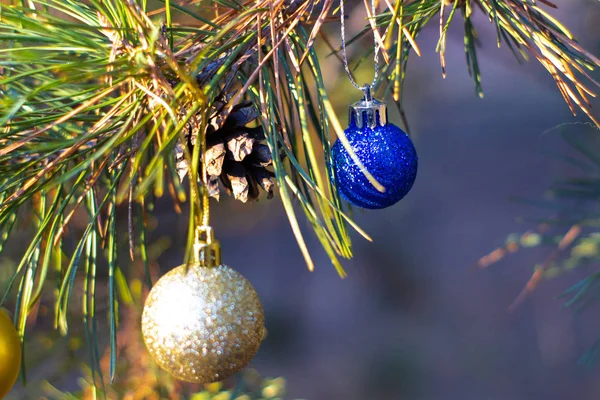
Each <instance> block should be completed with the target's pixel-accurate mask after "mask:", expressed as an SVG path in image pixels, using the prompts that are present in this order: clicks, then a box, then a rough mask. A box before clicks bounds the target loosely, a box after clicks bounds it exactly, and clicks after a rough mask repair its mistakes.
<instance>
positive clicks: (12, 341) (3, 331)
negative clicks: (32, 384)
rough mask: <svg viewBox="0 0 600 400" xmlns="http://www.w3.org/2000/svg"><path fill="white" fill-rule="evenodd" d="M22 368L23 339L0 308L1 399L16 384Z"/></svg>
mask: <svg viewBox="0 0 600 400" xmlns="http://www.w3.org/2000/svg"><path fill="white" fill-rule="evenodd" d="M19 368H21V340H20V339H19V335H18V334H17V330H16V329H15V326H14V325H13V323H12V321H11V320H10V318H8V316H7V315H6V314H5V313H4V311H2V310H0V399H2V398H3V397H4V396H6V394H7V393H8V392H10V389H11V388H12V387H13V385H14V384H15V381H16V380H17V376H19Z"/></svg>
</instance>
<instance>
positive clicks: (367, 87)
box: [340, 0, 379, 97]
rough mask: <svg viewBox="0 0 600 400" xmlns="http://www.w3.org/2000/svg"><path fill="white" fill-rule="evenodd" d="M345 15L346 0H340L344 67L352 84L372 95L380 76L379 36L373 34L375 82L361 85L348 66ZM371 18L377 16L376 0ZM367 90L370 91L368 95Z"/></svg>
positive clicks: (372, 7) (372, 6)
mask: <svg viewBox="0 0 600 400" xmlns="http://www.w3.org/2000/svg"><path fill="white" fill-rule="evenodd" d="M344 17H345V15H344V0H340V21H341V26H342V28H341V31H342V32H341V33H342V60H343V61H344V69H345V70H346V74H348V78H349V79H350V82H351V83H352V85H353V86H354V87H355V88H357V89H358V90H361V91H363V92H365V96H369V97H370V92H371V87H373V86H375V83H376V82H377V77H378V76H379V42H377V38H376V37H375V35H373V43H374V49H375V55H374V56H373V61H374V63H375V76H374V77H373V82H372V83H371V84H370V85H369V84H365V85H364V86H360V85H359V84H358V83H356V81H355V80H354V77H353V76H352V72H350V67H349V66H348V56H347V55H346V29H345V26H344ZM371 18H375V0H371ZM367 91H368V93H369V94H368V95H367Z"/></svg>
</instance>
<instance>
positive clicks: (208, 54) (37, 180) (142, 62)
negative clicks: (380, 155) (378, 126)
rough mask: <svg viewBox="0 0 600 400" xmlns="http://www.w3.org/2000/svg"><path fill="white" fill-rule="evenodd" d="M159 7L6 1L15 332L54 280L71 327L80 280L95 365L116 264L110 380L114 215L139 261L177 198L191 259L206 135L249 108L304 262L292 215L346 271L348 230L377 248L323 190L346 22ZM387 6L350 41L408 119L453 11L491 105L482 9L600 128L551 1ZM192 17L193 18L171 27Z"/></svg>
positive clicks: (313, 11)
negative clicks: (320, 47)
mask: <svg viewBox="0 0 600 400" xmlns="http://www.w3.org/2000/svg"><path fill="white" fill-rule="evenodd" d="M544 3H546V2H544ZM163 4H164V7H163V8H158V9H152V10H149V9H147V4H146V1H145V0H140V1H134V0H112V1H98V0H91V1H89V2H86V3H81V2H79V1H76V0H61V1H58V0H47V1H35V0H31V1H28V2H17V1H15V2H14V4H11V5H8V6H5V5H1V6H0V39H1V40H2V43H1V45H0V93H1V99H0V104H1V106H0V232H1V234H0V250H1V249H2V248H3V247H4V245H5V242H6V240H7V239H8V238H10V236H11V235H12V232H13V229H15V227H17V226H18V225H20V224H21V220H22V219H23V218H24V217H25V216H26V215H30V216H31V217H30V219H29V220H30V222H31V223H32V225H33V228H34V234H33V237H32V239H31V242H30V243H29V246H28V248H27V249H26V251H25V253H24V254H23V257H22V258H21V260H20V262H19V264H18V266H17V269H16V272H15V274H14V276H13V278H12V280H11V282H10V289H9V291H7V293H5V295H4V299H6V298H7V297H8V296H9V295H11V294H12V293H16V298H17V312H16V313H15V322H16V326H17V327H18V329H19V333H20V334H21V336H22V337H24V336H25V335H26V332H25V331H26V329H25V327H26V324H25V321H26V319H27V316H28V314H29V313H30V312H31V310H32V307H33V306H34V305H35V304H36V302H38V301H39V299H40V298H41V296H42V294H43V292H44V290H49V289H47V286H48V285H47V282H48V281H49V279H56V280H57V281H58V289H57V290H56V293H55V325H56V328H58V329H59V330H60V331H61V333H63V334H66V333H67V331H68V322H69V321H68V315H69V312H68V311H69V310H68V309H69V305H70V304H72V303H73V301H75V298H74V297H73V296H72V292H73V289H74V287H75V285H76V283H77V282H78V280H77V277H83V278H84V280H83V285H84V296H83V299H82V306H83V309H84V317H83V318H84V325H85V329H86V337H87V338H88V340H89V342H90V344H91V347H90V348H91V351H90V359H91V361H92V365H94V364H96V366H97V364H98V362H99V355H98V349H97V347H94V344H96V343H97V338H96V328H95V327H96V318H97V309H96V308H97V302H96V296H97V290H96V288H97V285H96V283H97V279H98V277H97V271H98V270H99V269H98V266H99V265H100V264H101V263H102V262H106V264H107V265H108V271H109V273H108V277H107V278H108V279H107V280H108V294H109V296H108V307H107V309H108V312H109V320H110V331H111V332H110V336H111V349H112V351H111V355H110V360H111V367H110V368H109V374H110V375H111V376H112V375H113V374H114V371H115V365H114V364H115V362H116V361H115V360H116V352H115V349H116V345H117V344H116V340H117V337H116V332H117V330H118V320H119V318H118V304H119V303H118V299H119V296H117V293H119V292H124V293H125V292H127V287H126V282H125V279H124V278H123V273H122V271H121V267H120V265H122V264H120V260H118V259H117V254H119V251H118V248H119V245H120V243H121V241H120V240H119V238H120V236H119V235H118V233H117V231H116V223H115V221H116V219H117V213H121V212H124V211H123V208H122V207H121V205H124V206H126V211H125V212H127V214H128V215H127V219H128V231H129V232H128V233H127V240H126V241H125V242H126V243H127V245H128V246H129V247H130V248H129V253H130V257H133V256H135V255H136V254H139V255H140V257H141V259H142V260H143V261H144V263H145V264H146V265H147V255H146V254H147V250H146V244H145V243H146V241H145V238H146V229H147V228H146V222H145V221H146V218H147V215H148V214H149V213H151V212H152V209H153V199H154V198H155V197H160V196H162V195H164V193H165V192H168V193H169V195H170V196H171V197H172V199H173V204H174V207H175V210H178V209H180V207H181V205H182V204H184V203H189V205H190V217H189V218H190V219H189V227H190V229H189V232H188V240H187V243H186V257H184V259H185V260H187V259H188V256H189V254H190V252H191V250H192V244H193V240H194V228H195V227H196V226H198V225H200V224H202V223H203V221H205V220H206V218H207V217H208V216H207V215H206V214H205V207H204V206H203V204H202V202H201V200H200V199H201V198H202V194H203V193H204V192H205V191H210V190H211V189H214V188H213V187H212V186H211V184H212V183H214V182H212V183H211V182H209V181H208V177H207V176H204V173H203V167H202V163H206V164H208V160H207V151H206V146H207V143H208V140H207V139H208V135H209V134H210V133H211V132H214V131H216V130H218V129H221V128H222V127H223V126H224V125H225V124H226V123H227V121H228V118H234V116H235V113H236V110H239V105H240V104H242V102H243V101H247V100H250V101H251V102H252V103H253V104H254V106H255V108H256V109H257V110H259V111H260V117H259V119H260V125H261V129H262V131H263V132H264V140H265V141H266V144H267V146H268V148H269V150H270V153H271V158H272V160H271V162H272V164H273V171H272V172H271V173H272V175H273V176H274V179H275V181H276V183H277V187H278V189H279V194H280V197H281V200H282V203H283V205H284V208H285V211H286V213H287V215H288V218H289V221H290V225H291V227H292V230H293V233H294V235H295V237H296V239H297V241H298V244H299V247H300V249H301V252H302V254H303V256H304V258H305V260H306V263H307V265H308V266H309V268H310V269H311V270H312V269H313V268H314V264H313V261H312V258H311V255H310V252H309V249H308V246H307V245H306V242H305V240H304V234H305V232H303V231H302V229H301V228H300V226H301V223H300V220H299V218H298V216H297V212H298V211H299V209H300V210H301V211H302V213H303V214H304V217H305V218H306V220H307V221H308V222H309V224H310V225H311V227H312V230H313V231H314V233H315V235H316V236H317V237H318V239H319V240H320V242H321V244H322V246H323V248H324V250H325V251H326V253H327V255H328V256H329V258H330V259H331V262H332V264H333V265H334V266H335V268H336V269H337V271H338V272H339V274H340V275H341V276H344V274H345V272H344V270H343V267H342V263H341V261H340V259H342V258H350V257H352V246H351V240H350V228H352V229H354V230H356V231H357V232H358V233H359V234H361V235H362V236H364V237H365V238H367V239H369V237H368V236H367V234H366V233H365V232H363V231H362V230H361V229H360V228H359V227H358V226H357V225H356V224H355V223H354V222H353V221H352V220H351V218H350V217H348V215H347V213H346V210H347V206H346V205H345V204H344V203H343V202H342V201H341V199H340V196H339V194H338V190H337V188H336V187H335V185H333V184H332V180H331V177H332V175H333V173H332V169H331V168H332V159H331V154H330V144H331V141H332V140H331V137H332V134H333V133H335V134H336V135H337V136H342V135H343V128H342V125H341V123H340V121H339V119H338V117H337V115H336V114H335V112H334V106H333V104H332V103H331V101H330V100H329V97H328V94H327V89H326V85H325V82H324V77H323V74H322V72H321V68H320V64H319V63H320V61H319V58H318V57H317V53H316V51H315V49H314V44H315V43H317V42H318V41H319V40H320V39H319V38H321V37H324V30H322V27H323V26H324V25H325V24H327V23H329V22H331V21H333V20H337V19H338V15H337V14H336V12H337V11H336V8H335V4H334V1H333V0H322V1H314V0H298V1H293V2H289V1H284V0H275V1H273V0H259V1H241V2H240V1H236V0H213V1H211V2H210V4H209V3H206V4H205V3H202V2H200V1H197V0H192V1H174V0H165V1H164V3H163ZM365 4H366V3H365ZM200 5H201V6H200ZM382 7H383V8H385V10H383V11H382V12H381V13H380V14H379V15H374V16H370V18H369V19H368V22H367V23H365V28H364V29H363V31H362V32H361V33H359V34H358V35H357V36H356V37H355V38H353V39H352V40H350V41H349V44H351V43H352V42H355V41H356V40H358V39H359V38H360V37H362V36H363V35H364V34H372V33H373V34H376V37H377V38H378V42H379V43H381V44H382V48H381V51H382V53H383V54H384V59H385V60H386V65H384V66H383V70H382V74H381V77H380V80H379V82H378V83H377V88H379V89H380V91H381V93H388V92H390V93H391V94H392V96H393V98H394V99H395V100H396V102H397V104H398V105H399V107H400V109H401V104H402V90H403V87H404V84H403V82H404V79H405V77H406V68H407V65H408V59H409V56H410V54H411V53H412V51H414V52H415V53H417V54H420V49H419V47H418V45H417V43H416V39H417V37H418V35H419V33H420V32H421V31H422V29H423V28H424V27H425V25H427V24H428V23H430V21H437V22H438V23H439V31H440V41H439V46H438V51H439V52H440V63H441V66H442V71H444V68H445V57H444V54H445V40H446V32H447V29H448V27H449V25H450V23H451V21H453V19H454V18H456V17H457V15H459V14H461V15H463V19H464V27H465V52H466V55H467V64H468V68H469V72H470V73H471V75H472V76H473V79H474V81H475V85H476V90H477V93H478V94H480V95H481V93H482V90H481V76H480V75H481V72H480V70H479V66H478V62H477V51H476V44H477V30H476V27H475V25H474V23H473V20H472V14H473V12H474V11H475V10H479V12H483V13H484V14H485V15H486V16H487V17H488V18H489V19H490V21H491V22H492V23H493V24H494V25H495V28H496V31H497V34H498V38H497V41H498V44H499V45H500V43H501V42H503V43H505V44H506V45H507V46H508V47H509V48H510V49H511V50H512V51H513V53H515V54H520V55H521V56H522V57H526V55H527V54H529V55H533V56H534V57H535V58H536V59H537V60H538V61H539V62H540V63H542V65H544V67H545V68H546V69H547V70H548V71H549V72H550V73H551V74H552V76H553V78H554V79H555V81H556V83H557V85H558V87H559V89H560V92H561V93H562V95H563V96H564V97H565V100H566V101H567V103H568V104H569V106H570V107H571V109H572V110H573V112H575V108H576V107H579V108H581V109H582V110H583V111H584V112H585V113H586V114H587V115H588V116H589V117H590V119H592V120H593V121H594V122H596V120H595V119H594V117H593V116H592V114H591V111H590V109H589V104H588V97H589V96H593V92H592V90H590V89H588V88H587V87H586V86H585V85H584V84H583V83H582V79H587V80H588V81H589V82H590V83H591V84H593V85H597V83H596V82H594V81H593V80H592V79H591V78H590V77H589V73H588V71H590V70H592V69H594V68H595V67H597V66H598V65H599V60H598V59H597V58H596V57H594V56H593V55H591V54H589V53H587V52H585V51H584V50H583V49H582V48H581V47H580V46H579V45H578V44H577V42H576V41H575V40H574V38H573V37H572V35H571V34H570V33H569V32H568V31H567V30H566V28H564V27H563V26H562V25H561V24H560V23H559V22H558V21H556V20H555V19H554V18H553V17H551V16H550V15H549V14H548V13H547V12H546V11H544V10H543V9H542V6H541V5H538V4H536V3H535V2H533V1H532V2H521V1H515V0H478V1H474V0H471V1H466V0H460V1H459V0H457V1H440V0H419V1H416V0H415V1H397V2H396V3H392V2H391V1H388V0H385V1H384V2H383V3H382ZM367 8H368V7H367ZM457 11H460V13H458V12H457ZM368 13H369V11H368V10H367V15H369V14H368ZM182 16H183V17H185V21H187V22H185V23H178V22H177V21H178V18H179V17H182ZM155 17H156V19H154V18H155ZM323 41H324V42H325V43H333V42H334V40H332V39H331V38H325V39H324V40H323ZM365 57H366V56H365ZM231 93H235V95H234V96H233V97H231V96H228V95H229V94H231ZM223 98H225V101H224V102H223V100H222V99H223ZM236 107H238V108H236ZM217 110H218V112H217ZM401 111H402V109H401ZM234 119H235V118H234ZM211 129H212V130H211ZM248 129H251V128H248ZM252 140H254V139H252ZM249 142H252V141H251V140H248V142H246V144H247V145H248V143H249ZM248 146H250V145H248ZM223 151H225V150H223ZM352 154H353V152H352ZM178 157H179V158H178ZM238 158H239V159H242V158H243V156H239V157H238ZM238 161H239V160H238ZM182 171H183V172H184V173H185V175H187V183H186V184H185V185H184V183H182V181H181V179H180V175H179V173H181V172H182ZM269 172H270V171H269ZM267 175H268V174H267ZM268 176H269V177H270V175H268ZM240 178H244V177H243V176H242V177H240ZM229 189H230V190H232V187H229ZM255 190H258V189H257V188H255ZM268 190H269V189H267V191H268ZM232 191H233V192H234V194H235V190H232ZM295 205H296V206H297V207H296V206H295ZM77 213H81V214H83V215H85V216H86V218H87V225H86V227H85V229H84V231H83V232H82V233H80V236H79V237H77V238H76V239H77V240H76V245H75V248H74V249H72V248H70V247H69V246H68V245H67V243H66V241H65V240H64V239H65V237H66V232H67V230H68V228H69V226H71V225H72V220H73V218H74V216H75V215H76V214H77ZM70 235H71V236H73V233H72V232H71V233H70ZM102 254H103V256H102ZM145 274H146V276H147V277H149V273H148V271H147V270H146V272H145ZM147 281H148V282H149V279H147ZM94 371H99V369H98V368H95V369H92V374H94Z"/></svg>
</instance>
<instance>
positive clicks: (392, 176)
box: [331, 86, 418, 209]
mask: <svg viewBox="0 0 600 400" xmlns="http://www.w3.org/2000/svg"><path fill="white" fill-rule="evenodd" d="M364 90H365V98H364V99H363V100H361V101H359V102H357V103H355V104H353V105H351V106H350V107H349V120H350V123H349V126H348V128H347V129H346V130H345V131H344V133H345V134H346V137H347V138H348V141H349V142H350V145H351V146H352V148H353V149H354V152H355V153H356V155H357V157H358V159H359V160H360V161H361V162H362V163H363V165H364V166H365V168H366V169H367V171H368V172H369V173H370V174H371V175H373V177H374V178H375V179H376V180H377V182H379V183H380V184H381V185H383V187H384V188H385V192H380V191H379V190H377V189H376V188H375V187H374V186H373V185H372V184H371V182H369V180H368V179H367V177H366V176H365V175H364V174H363V173H362V172H361V170H360V168H359V167H358V165H356V164H355V163H354V161H353V160H352V158H351V157H350V153H349V152H348V151H347V150H346V148H345V147H344V146H343V144H342V143H341V142H340V140H339V139H338V140H337V141H336V142H335V143H334V145H333V147H332V148H331V152H332V157H333V167H334V170H335V183H336V186H337V187H338V190H339V192H340V194H341V195H342V197H343V198H345V199H346V200H347V201H348V202H350V203H351V204H353V205H355V206H357V207H362V208H368V209H379V208H385V207H389V206H391V205H393V204H395V203H397V202H398V201H399V200H400V199H402V198H403V197H404V196H406V194H407V193H408V192H409V191H410V189H411V187H412V185H413V183H414V182H415V178H416V177H417V164H418V159H417V152H416V151H415V147H414V146H413V144H412V142H411V140H410V138H409V137H408V135H407V134H406V133H405V132H404V131H403V130H402V129H400V128H398V127H397V126H396V125H394V124H391V123H389V122H387V111H386V107H385V104H384V103H382V102H381V101H379V100H377V99H374V98H372V97H371V93H370V89H369V86H365V88H364Z"/></svg>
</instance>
